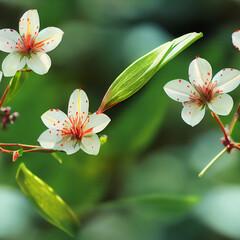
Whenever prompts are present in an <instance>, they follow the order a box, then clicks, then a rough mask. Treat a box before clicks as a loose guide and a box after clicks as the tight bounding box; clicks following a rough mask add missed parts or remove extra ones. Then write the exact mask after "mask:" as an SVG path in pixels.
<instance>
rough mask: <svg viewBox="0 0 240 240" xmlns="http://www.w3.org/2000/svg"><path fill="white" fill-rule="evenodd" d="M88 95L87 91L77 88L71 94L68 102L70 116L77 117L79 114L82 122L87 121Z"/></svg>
mask: <svg viewBox="0 0 240 240" xmlns="http://www.w3.org/2000/svg"><path fill="white" fill-rule="evenodd" d="M88 107H89V102H88V97H87V95H86V93H85V92H84V91H83V90H81V89H76V90H75V91H74V92H73V93H72V95H71V96H70V100H69V103H68V116H69V117H70V116H71V117H73V118H75V117H76V116H77V115H79V117H80V119H81V121H82V123H84V122H85V120H86V117H87V116H88Z"/></svg>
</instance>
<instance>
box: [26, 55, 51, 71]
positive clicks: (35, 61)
mask: <svg viewBox="0 0 240 240" xmlns="http://www.w3.org/2000/svg"><path fill="white" fill-rule="evenodd" d="M27 65H28V67H29V68H30V69H32V70H33V71H34V72H35V73H37V74H39V75H43V74H45V73H47V72H48V70H49V68H50V67H51V59H50V57H49V56H48V55H47V54H46V53H38V54H35V53H32V54H31V56H30V58H27Z"/></svg>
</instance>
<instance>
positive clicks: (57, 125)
mask: <svg viewBox="0 0 240 240" xmlns="http://www.w3.org/2000/svg"><path fill="white" fill-rule="evenodd" d="M88 106H89V102H88V97H87V95H86V93H85V92H84V91H83V90H81V89H76V90H75V91H74V92H73V93H72V95H71V97H70V100H69V104H68V116H67V115H66V114H65V113H63V112H62V111H60V110H58V109H51V110H49V111H47V112H46V113H44V114H43V115H42V117H41V118H42V121H43V123H44V124H45V125H46V126H47V127H48V128H49V129H48V130H46V131H45V132H43V133H42V134H41V135H40V137H39V138H38V142H39V143H40V145H41V146H42V147H44V148H50V149H56V150H61V151H65V152H66V153H67V154H73V153H75V152H77V151H78V150H79V149H82V150H83V151H84V152H86V153H88V154H92V155H97V154H98V152H99V149H100V145H101V144H100V140H99V138H98V136H97V134H96V133H98V132H100V131H102V130H103V129H104V128H105V127H106V126H107V125H108V123H109V122H110V118H109V117H108V116H107V115H105V114H103V113H99V114H97V113H93V114H91V115H88Z"/></svg>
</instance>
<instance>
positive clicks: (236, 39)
mask: <svg viewBox="0 0 240 240" xmlns="http://www.w3.org/2000/svg"><path fill="white" fill-rule="evenodd" d="M232 43H233V46H234V47H235V48H237V49H238V50H239V49H240V31H239V30H237V31H235V32H234V33H233V34H232Z"/></svg>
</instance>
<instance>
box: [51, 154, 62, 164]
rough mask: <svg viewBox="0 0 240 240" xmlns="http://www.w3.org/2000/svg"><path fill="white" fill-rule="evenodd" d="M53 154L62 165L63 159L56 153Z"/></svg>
mask: <svg viewBox="0 0 240 240" xmlns="http://www.w3.org/2000/svg"><path fill="white" fill-rule="evenodd" d="M51 154H52V156H53V157H54V158H55V159H56V160H57V161H58V162H59V163H61V164H62V159H61V158H60V157H59V156H58V154H57V153H56V152H53V153H51Z"/></svg>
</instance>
